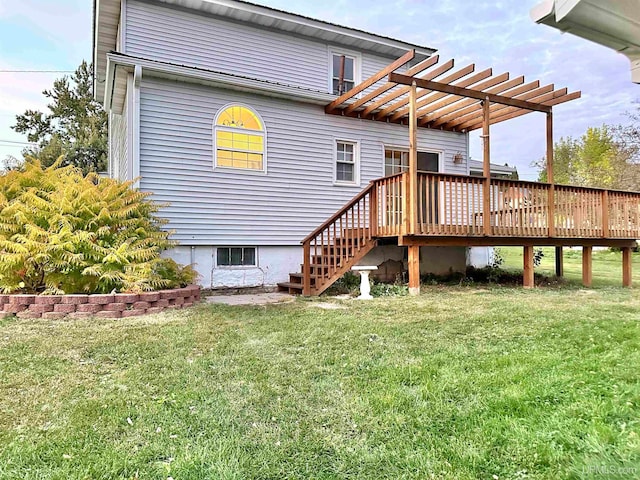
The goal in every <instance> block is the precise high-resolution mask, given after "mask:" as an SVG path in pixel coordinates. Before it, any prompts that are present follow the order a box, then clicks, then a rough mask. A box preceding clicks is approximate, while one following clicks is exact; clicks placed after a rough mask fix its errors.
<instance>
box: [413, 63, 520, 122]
mask: <svg viewBox="0 0 640 480" xmlns="http://www.w3.org/2000/svg"><path fill="white" fill-rule="evenodd" d="M507 80H508V81H507ZM523 82H524V77H522V76H521V77H518V78H514V79H513V80H509V74H508V73H503V74H502V75H499V76H497V77H493V78H490V79H489V80H487V81H485V82H482V83H481V84H478V85H477V87H476V88H478V89H481V90H484V89H488V90H487V91H488V92H490V93H500V92H504V91H506V90H509V89H510V88H512V87H514V86H516V85H520V84H521V83H523ZM489 87H494V88H489ZM452 104H453V105H452ZM471 104H477V101H476V100H475V99H473V98H472V99H466V100H460V99H458V98H456V97H455V96H453V95H450V96H449V98H445V99H444V100H442V101H441V102H438V103H436V104H435V105H432V106H431V108H429V109H423V110H418V125H420V126H426V125H427V124H428V123H429V122H430V121H432V120H435V119H436V118H441V117H442V116H443V115H446V114H448V113H451V112H457V111H458V110H461V109H462V108H464V107H466V106H468V105H471ZM449 105H451V106H450V107H449ZM445 107H448V108H445Z"/></svg>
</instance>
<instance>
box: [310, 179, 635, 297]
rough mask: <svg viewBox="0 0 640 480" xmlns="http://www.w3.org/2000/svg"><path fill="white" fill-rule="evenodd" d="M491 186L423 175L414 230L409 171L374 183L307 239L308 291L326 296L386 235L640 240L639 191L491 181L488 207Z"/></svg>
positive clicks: (478, 182) (481, 181)
mask: <svg viewBox="0 0 640 480" xmlns="http://www.w3.org/2000/svg"><path fill="white" fill-rule="evenodd" d="M484 181H485V180H484V178H482V177H471V176H465V175H453V174H442V173H419V174H418V179H417V185H416V186H417V205H416V208H417V211H416V216H417V222H416V231H415V232H412V231H411V227H410V222H409V221H408V220H409V219H408V216H407V211H408V210H409V205H408V203H407V199H408V194H409V192H408V190H409V189H408V188H407V186H408V182H409V174H408V173H406V172H405V173H399V174H397V175H392V176H390V177H385V178H380V179H377V180H374V181H372V182H371V183H370V184H369V185H368V186H367V187H366V188H365V189H364V190H363V191H362V192H360V193H359V194H358V195H356V196H355V197H354V198H353V199H352V200H351V201H350V202H348V203H347V204H346V205H345V206H344V207H342V208H341V209H340V210H338V211H337V212H336V213H335V214H334V215H333V216H331V218H329V219H328V220H327V221H326V222H324V223H323V224H322V225H320V226H319V227H318V228H317V229H315V230H314V231H313V232H311V234H309V235H308V236H307V237H306V238H305V239H304V240H303V242H302V244H303V250H304V260H303V262H304V264H303V271H302V274H303V285H304V294H305V295H309V294H311V293H312V292H313V293H316V294H317V293H320V292H322V291H323V290H324V289H325V288H326V287H327V286H329V285H330V284H331V283H332V282H333V281H334V280H335V279H336V278H339V277H340V276H341V275H342V274H344V273H345V272H346V271H347V270H348V269H349V268H350V266H351V265H352V264H353V263H355V262H357V261H358V260H359V259H360V258H362V257H363V256H364V255H366V253H367V252H368V251H370V250H371V248H373V246H375V244H376V239H377V238H379V237H399V236H401V235H426V236H441V237H456V236H457V237H480V236H486V235H487V232H489V235H491V236H493V237H502V238H504V237H514V238H545V237H551V236H552V237H559V238H576V239H579V238H612V239H638V238H640V193H634V192H621V191H614V190H603V189H596V188H584V187H572V186H565V185H550V184H546V183H536V182H525V181H519V180H506V179H491V181H490V184H489V189H488V192H489V195H490V198H489V202H488V209H487V206H485V202H484V198H483V196H484V195H485V193H484V192H485V191H486V190H485V188H484ZM551 201H552V202H553V203H551ZM550 207H551V208H550ZM485 222H489V225H488V228H485V227H486V226H485Z"/></svg>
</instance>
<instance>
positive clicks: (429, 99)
mask: <svg viewBox="0 0 640 480" xmlns="http://www.w3.org/2000/svg"><path fill="white" fill-rule="evenodd" d="M492 74H493V71H492V69H490V68H487V69H486V70H483V71H482V72H478V73H476V74H474V75H471V76H470V77H468V78H465V79H464V80H461V81H460V82H458V83H456V86H459V87H468V86H470V85H474V84H476V83H478V82H481V81H482V80H485V79H487V78H489V77H490V76H491V75H492ZM425 93H426V92H425ZM447 96H448V94H446V93H442V92H436V93H432V94H430V95H428V96H427V95H423V97H425V98H422V100H420V101H419V102H417V103H416V108H422V107H426V106H428V105H430V104H432V103H434V102H437V101H438V100H440V99H442V98H445V97H447ZM408 113H409V108H408V107H405V108H401V109H398V110H397V111H396V113H394V114H393V115H391V116H390V117H389V119H390V120H391V121H394V120H397V119H398V118H401V117H404V116H405V115H407V114H408Z"/></svg>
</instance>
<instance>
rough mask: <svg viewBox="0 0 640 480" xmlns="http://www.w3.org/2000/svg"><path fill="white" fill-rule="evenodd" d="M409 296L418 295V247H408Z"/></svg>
mask: <svg viewBox="0 0 640 480" xmlns="http://www.w3.org/2000/svg"><path fill="white" fill-rule="evenodd" d="M407 248H408V249H409V295H411V296H416V295H420V246H419V245H409V246H408V247H407Z"/></svg>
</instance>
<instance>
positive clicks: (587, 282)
mask: <svg viewBox="0 0 640 480" xmlns="http://www.w3.org/2000/svg"><path fill="white" fill-rule="evenodd" d="M592 253H593V247H591V246H588V247H587V246H583V247H582V284H583V285H584V286H585V287H590V286H591V282H592V280H593V264H592Z"/></svg>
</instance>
